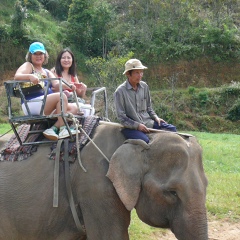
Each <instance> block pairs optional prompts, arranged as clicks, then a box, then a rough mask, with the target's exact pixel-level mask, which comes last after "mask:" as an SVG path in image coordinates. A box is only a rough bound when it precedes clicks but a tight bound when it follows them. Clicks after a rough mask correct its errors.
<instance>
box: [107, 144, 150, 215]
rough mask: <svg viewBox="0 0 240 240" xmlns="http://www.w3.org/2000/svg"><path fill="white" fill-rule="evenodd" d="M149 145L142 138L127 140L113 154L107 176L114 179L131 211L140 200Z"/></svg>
mask: <svg viewBox="0 0 240 240" xmlns="http://www.w3.org/2000/svg"><path fill="white" fill-rule="evenodd" d="M147 148H149V145H148V144H146V143H145V142H144V141H142V140H127V141H126V142H125V144H123V145H122V146H120V147H119V148H118V149H117V150H116V151H115V153H114V154H113V156H112V158H111V160H110V164H109V169H108V172H107V175H106V176H107V177H108V178H109V179H110V180H111V181H112V183H113V186H114V187H115V189H116V191H117V194H118V196H119V198H120V199H121V201H122V202H123V204H124V205H125V207H126V208H127V209H128V210H129V211H131V210H132V209H133V208H134V207H135V205H136V203H137V200H138V196H139V192H140V189H141V177H142V174H143V155H144V154H143V153H142V151H143V150H144V149H147Z"/></svg>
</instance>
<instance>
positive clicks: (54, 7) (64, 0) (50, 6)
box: [39, 0, 72, 21]
mask: <svg viewBox="0 0 240 240" xmlns="http://www.w3.org/2000/svg"><path fill="white" fill-rule="evenodd" d="M39 2H40V3H41V4H42V5H43V6H44V8H45V9H47V10H48V11H49V12H50V13H51V15H52V16H54V18H56V19H58V20H60V21H67V18H68V9H69V6H70V4H71V2H72V0H51V1H49V0H39Z"/></svg>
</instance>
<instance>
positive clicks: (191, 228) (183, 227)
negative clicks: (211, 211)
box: [171, 207, 208, 240]
mask: <svg viewBox="0 0 240 240" xmlns="http://www.w3.org/2000/svg"><path fill="white" fill-rule="evenodd" d="M204 209H205V207H204ZM185 215H187V216H183V219H184V220H179V219H178V220H177V221H176V222H174V225H173V226H172V227H171V229H172V232H173V233H174V234H175V236H176V238H177V239H179V240H193V239H194V240H208V225H207V216H206V212H203V211H202V209H201V212H199V211H191V213H190V214H188V213H187V214H185Z"/></svg>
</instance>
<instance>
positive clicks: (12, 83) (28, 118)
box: [4, 78, 108, 145]
mask: <svg viewBox="0 0 240 240" xmlns="http://www.w3.org/2000/svg"><path fill="white" fill-rule="evenodd" d="M51 80H58V81H59V91H60V99H61V101H60V103H61V113H59V114H55V113H53V114H50V115H44V114H43V110H44V107H45V104H46V97H47V89H48V88H49V86H50V84H51ZM40 81H47V85H46V87H45V89H44V97H43V99H40V100H26V98H25V96H24V94H23V89H22V85H21V83H23V82H30V81H29V80H22V81H17V80H8V81H5V82H4V86H5V89H6V93H7V102H8V118H9V123H10V125H11V127H12V130H13V132H14V134H15V135H16V138H17V140H18V141H19V144H20V145H29V144H40V143H49V142H53V141H49V140H46V139H43V140H42V141H37V142H36V141H35V142H29V141H28V142H25V141H22V139H21V136H19V133H18V131H17V128H18V126H20V125H22V124H30V129H29V131H28V134H35V133H42V132H43V131H44V129H36V128H35V126H36V124H41V123H42V124H45V125H46V128H49V127H51V126H52V125H53V123H54V121H56V118H57V117H62V119H63V121H64V123H65V125H66V127H67V129H68V131H69V134H70V136H71V137H72V134H71V131H70V127H69V121H68V120H69V117H70V116H71V115H70V114H69V113H64V112H63V107H64V106H63V104H64V102H63V101H62V99H63V94H64V93H63V87H62V85H63V83H64V84H67V83H66V82H65V81H64V79H62V78H49V79H40ZM15 89H19V93H18V94H17V95H16V93H15V91H14V90H15ZM100 93H103V99H104V109H105V117H106V118H108V113H107V93H106V88H105V87H101V88H96V89H93V91H92V94H91V100H90V104H87V105H79V104H78V100H77V96H76V93H75V92H74V94H73V95H74V97H75V100H76V104H77V105H78V107H79V111H81V109H83V110H84V109H87V113H88V115H93V114H94V112H95V108H94V105H95V100H96V96H97V95H98V94H100ZM16 97H17V98H19V99H20V100H21V102H22V103H23V104H24V105H25V108H26V110H27V113H28V114H27V115H23V114H22V115H17V114H16V113H14V112H13V109H12V99H13V98H16ZM31 101H42V107H41V110H40V115H32V114H31V112H30V110H29V107H28V103H29V102H31ZM74 117H76V118H78V119H80V121H81V119H82V118H84V115H82V116H81V115H77V116H74Z"/></svg>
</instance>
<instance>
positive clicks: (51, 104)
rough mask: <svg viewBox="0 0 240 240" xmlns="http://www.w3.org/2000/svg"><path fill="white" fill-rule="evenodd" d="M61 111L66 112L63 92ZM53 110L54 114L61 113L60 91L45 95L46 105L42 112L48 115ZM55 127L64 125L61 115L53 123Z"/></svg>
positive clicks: (66, 104) (66, 103)
mask: <svg viewBox="0 0 240 240" xmlns="http://www.w3.org/2000/svg"><path fill="white" fill-rule="evenodd" d="M62 101H63V112H64V113H65V112H66V110H65V109H66V106H67V109H68V100H67V97H66V96H65V94H63V99H62ZM54 110H56V111H55V113H56V114H59V113H61V102H60V93H52V94H49V95H47V100H46V105H45V108H44V114H45V115H49V114H51V113H52V112H53V111H54ZM54 125H55V126H56V127H57V128H60V127H61V126H63V125H64V121H63V119H62V118H61V117H58V120H57V122H56V123H55V124H54Z"/></svg>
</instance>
